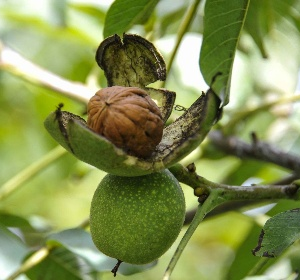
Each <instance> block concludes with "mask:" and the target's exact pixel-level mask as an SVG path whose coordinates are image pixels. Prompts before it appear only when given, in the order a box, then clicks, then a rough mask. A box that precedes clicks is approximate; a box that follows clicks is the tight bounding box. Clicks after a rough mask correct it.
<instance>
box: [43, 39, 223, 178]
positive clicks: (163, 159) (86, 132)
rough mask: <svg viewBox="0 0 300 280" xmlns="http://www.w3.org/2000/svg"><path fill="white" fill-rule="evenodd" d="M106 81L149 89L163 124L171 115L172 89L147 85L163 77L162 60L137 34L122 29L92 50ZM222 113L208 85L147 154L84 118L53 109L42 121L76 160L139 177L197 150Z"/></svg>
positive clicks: (108, 171) (218, 102)
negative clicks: (134, 152) (119, 143)
mask: <svg viewBox="0 0 300 280" xmlns="http://www.w3.org/2000/svg"><path fill="white" fill-rule="evenodd" d="M96 61H97V63H98V65H99V66H100V67H101V68H102V69H103V70H104V73H105V76H106V78H107V82H108V86H114V85H118V86H133V87H140V88H141V89H143V90H145V91H147V93H148V94H149V95H150V97H151V98H152V99H153V100H155V102H156V103H157V105H158V107H159V109H160V111H161V113H162V119H163V121H164V123H166V121H167V119H168V118H169V116H170V114H171V112H172V110H173V105H174V101H175V93H174V92H171V91H168V90H166V89H154V88H151V87H148V86H147V85H148V84H150V83H153V82H155V81H157V80H164V79H165V78H166V67H165V62H164V60H163V58H162V56H161V55H160V53H159V52H158V51H157V50H156V48H155V47H154V46H153V44H151V43H150V42H148V41H147V40H145V39H144V38H142V37H140V36H137V35H129V34H124V36H123V41H122V40H121V38H120V37H119V36H117V35H114V36H111V37H109V38H107V39H105V40H104V41H103V42H102V43H101V44H100V46H99V48H98V50H97V53H96ZM219 115H220V99H219V97H218V96H217V95H216V94H215V92H214V91H213V90H211V89H209V90H208V91H207V92H206V93H202V95H201V96H200V97H199V98H198V99H197V100H196V101H195V102H194V104H192V106H191V107H190V108H188V109H187V110H186V111H185V112H184V113H183V114H182V116H181V117H179V118H178V119H176V120H175V121H174V122H173V123H172V124H170V125H168V126H166V127H165V128H164V131H163V137H162V140H161V142H160V143H159V144H158V146H157V147H156V149H155V151H154V152H153V153H152V155H151V156H149V158H146V159H142V158H138V157H134V156H131V155H129V154H127V153H126V152H125V151H123V150H122V149H120V148H117V147H116V146H115V145H114V144H113V143H111V142H109V141H108V140H107V139H105V138H104V137H102V136H101V135H98V134H96V133H95V132H93V131H91V130H90V129H89V128H88V127H87V124H86V121H85V120H83V119H82V118H80V117H79V116H77V115H74V114H72V113H70V112H66V111H61V109H60V108H59V109H57V110H56V111H55V112H53V113H51V114H50V115H49V116H48V117H47V119H46V120H45V127H46V129H47V130H48V132H49V133H50V135H51V136H52V137H53V138H54V139H55V140H56V141H57V142H58V143H59V144H61V145H62V146H63V147H64V148H66V149H67V150H68V151H69V152H71V153H72V154H73V155H74V156H76V157H77V158H78V159H80V160H82V161H84V162H86V163H89V164H90V165H93V166H95V167H97V168H99V169H101V170H103V171H105V172H107V173H111V174H114V175H118V176H129V177H131V176H142V175H146V174H150V173H153V172H157V171H160V170H163V169H165V168H169V167H171V166H172V165H173V164H175V163H176V162H178V161H179V160H181V159H182V158H184V157H185V156H187V155H188V154H189V153H190V152H191V151H193V150H194V149H196V148H197V147H198V146H199V144H200V143H201V142H202V141H203V139H204V138H205V137H206V135H207V133H208V132H209V131H210V129H211V127H212V126H213V125H214V124H215V123H216V121H218V118H219Z"/></svg>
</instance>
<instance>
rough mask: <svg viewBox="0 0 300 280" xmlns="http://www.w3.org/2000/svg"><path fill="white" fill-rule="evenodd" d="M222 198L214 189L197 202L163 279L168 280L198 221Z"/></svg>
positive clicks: (220, 201) (219, 202)
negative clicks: (193, 214) (200, 201)
mask: <svg viewBox="0 0 300 280" xmlns="http://www.w3.org/2000/svg"><path fill="white" fill-rule="evenodd" d="M222 202H223V200H222V199H221V200H220V198H219V191H218V190H214V191H212V192H211V194H210V195H209V196H208V198H207V199H206V200H205V201H204V203H203V204H199V206H198V209H197V212H196V215H195V217H194V219H193V221H192V223H191V224H190V226H189V228H188V229H187V231H186V232H185V234H184V236H183V238H182V239H181V241H180V243H179V245H178V247H177V249H176V251H175V253H174V255H173V257H172V259H171V261H170V263H169V265H168V267H167V270H166V272H165V274H164V277H163V280H168V279H170V276H171V274H172V272H173V270H174V268H175V266H176V264H177V262H178V260H179V258H180V256H181V254H182V252H183V250H184V248H185V247H186V245H187V244H188V242H189V240H190V238H191V237H192V235H193V234H194V232H195V230H196V229H197V227H198V226H199V224H200V222H201V221H202V220H203V219H204V217H205V216H206V214H207V213H208V212H210V211H211V210H212V209H214V208H215V207H216V206H218V205H219V204H221V203H222Z"/></svg>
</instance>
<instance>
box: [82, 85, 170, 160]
mask: <svg viewBox="0 0 300 280" xmlns="http://www.w3.org/2000/svg"><path fill="white" fill-rule="evenodd" d="M87 124H88V126H89V127H90V128H91V129H92V130H93V131H95V132H96V133H98V134H100V135H102V136H104V137H105V138H106V139H108V140H110V141H111V142H112V143H113V144H114V145H116V146H117V147H119V148H121V149H123V150H125V151H126V152H127V153H128V154H131V155H134V156H137V157H142V158H147V157H149V156H151V154H152V153H153V151H154V150H155V147H156V146H157V145H158V144H159V142H160V141H161V139H162V134H163V126H164V123H163V120H162V115H161V112H160V110H159V108H158V106H157V105H156V104H155V102H154V101H153V100H152V99H151V97H150V96H149V95H148V93H147V92H146V91H144V90H142V89H140V88H138V87H121V86H113V87H108V88H103V89H101V90H99V91H98V92H97V93H96V94H95V95H94V96H93V97H92V98H91V99H90V101H89V103H88V119H87Z"/></svg>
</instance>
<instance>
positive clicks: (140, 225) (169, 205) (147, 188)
mask: <svg viewBox="0 0 300 280" xmlns="http://www.w3.org/2000/svg"><path fill="white" fill-rule="evenodd" d="M184 216H185V200H184V195H183V192H182V189H181V187H180V185H179V183H178V181H177V180H176V178H175V177H174V176H173V175H172V173H171V172H170V171H169V170H164V171H161V172H157V173H152V174H150V175H146V176H141V177H119V176H116V175H111V174H108V175H106V176H105V177H104V178H103V180H102V181H101V182H100V184H99V186H98V188H97V190H96V192H95V194H94V197H93V200H92V204H91V215H90V230H91V235H92V238H93V241H94V243H95V245H96V246H97V248H98V249H99V250H100V251H101V252H102V253H104V254H106V255H108V256H110V257H112V258H116V259H118V260H121V261H124V262H127V263H131V264H145V263H149V262H151V261H154V260H156V259H157V258H159V257H160V256H161V255H162V254H163V253H164V252H166V251H167V250H168V248H169V247H170V246H171V245H172V244H173V242H174V241H175V240H176V238H177V236H178V234H179V232H180V230H181V228H182V225H183V222H184Z"/></svg>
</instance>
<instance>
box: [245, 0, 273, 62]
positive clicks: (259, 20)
mask: <svg viewBox="0 0 300 280" xmlns="http://www.w3.org/2000/svg"><path fill="white" fill-rule="evenodd" d="M269 5H270V2H269V1H260V0H251V1H250V5H249V9H248V13H247V18H246V21H245V30H246V31H247V32H248V33H249V34H250V35H251V36H252V38H253V40H254V41H255V43H256V45H257V46H258V48H259V50H260V52H261V55H262V57H264V58H267V51H266V47H265V43H264V40H263V39H264V36H265V35H266V34H267V33H268V32H269V30H268V29H269V27H268V21H269V17H270V15H269V12H268V11H269V8H270V7H269Z"/></svg>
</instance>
